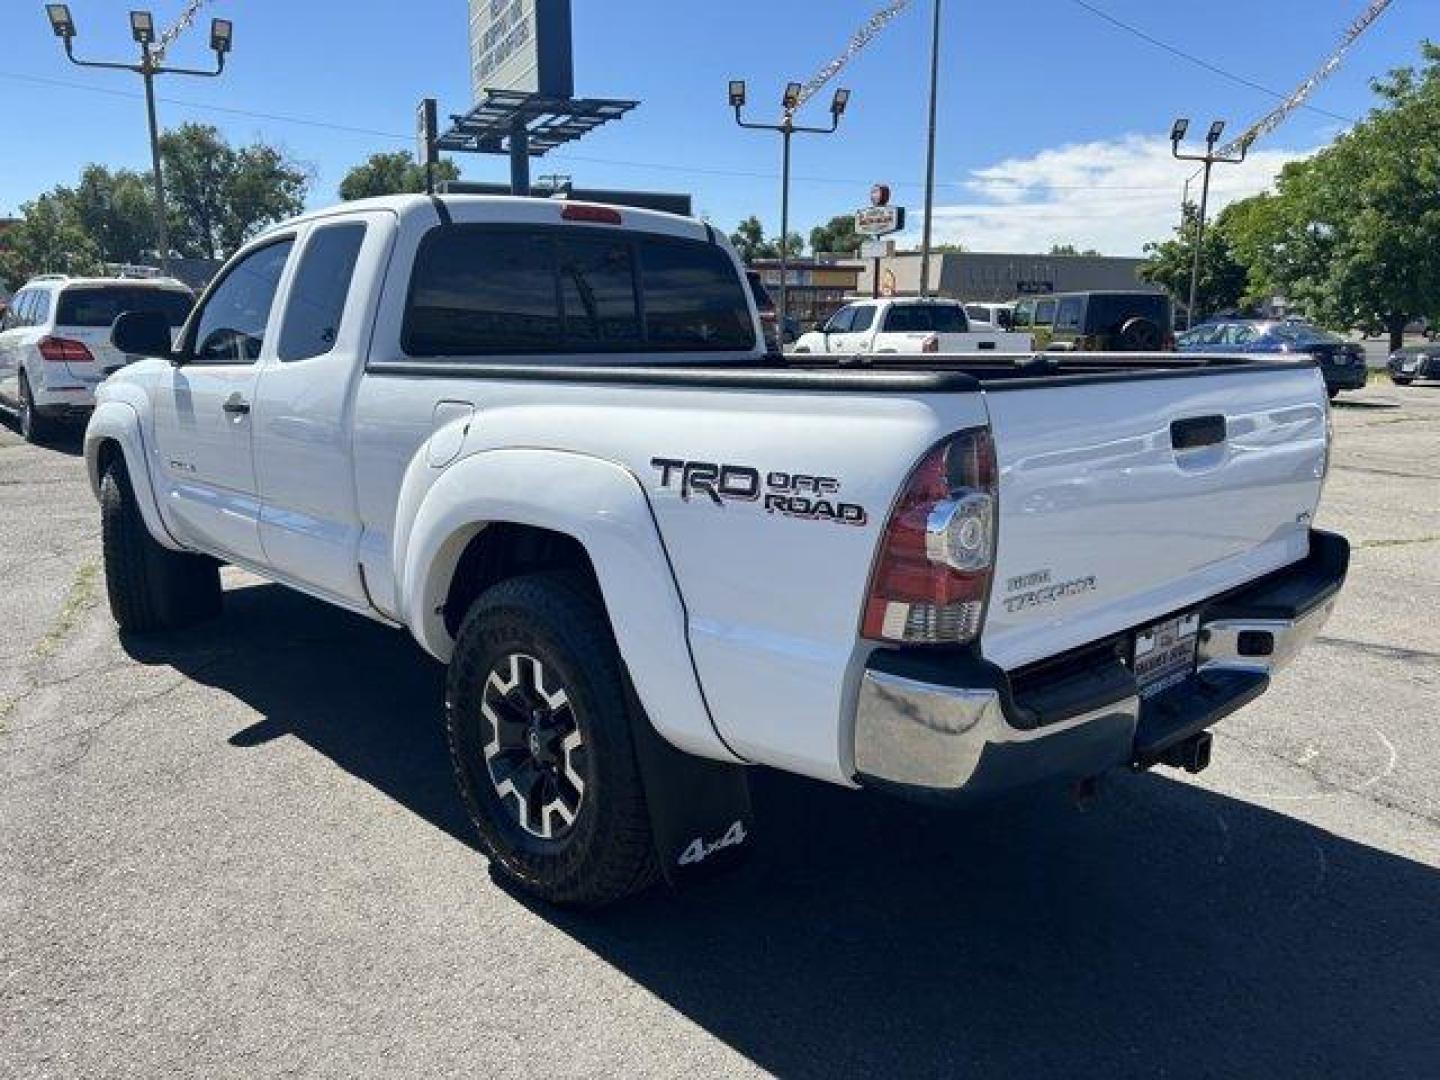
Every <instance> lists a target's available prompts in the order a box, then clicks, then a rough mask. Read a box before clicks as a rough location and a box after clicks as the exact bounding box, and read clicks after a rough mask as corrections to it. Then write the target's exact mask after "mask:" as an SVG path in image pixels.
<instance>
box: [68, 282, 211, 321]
mask: <svg viewBox="0 0 1440 1080" xmlns="http://www.w3.org/2000/svg"><path fill="white" fill-rule="evenodd" d="M194 303H195V302H194V300H193V299H192V298H191V296H190V294H189V293H184V292H180V291H179V290H178V289H155V288H146V287H144V286H141V285H105V286H82V287H79V288H72V289H66V290H65V291H64V292H62V293H61V294H60V304H59V307H58V308H57V309H56V314H55V325H56V326H109V325H110V324H111V323H113V322H114V321H115V320H116V319H117V318H118V317H119V316H120V314H121V312H125V311H158V312H160V313H161V314H163V315H164V316H165V318H166V320H167V321H168V322H169V323H170V325H171V326H175V327H179V326H183V325H185V319H186V317H187V316H189V314H190V308H191V307H192V306H193V305H194Z"/></svg>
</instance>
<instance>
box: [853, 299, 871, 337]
mask: <svg viewBox="0 0 1440 1080" xmlns="http://www.w3.org/2000/svg"><path fill="white" fill-rule="evenodd" d="M874 325H875V305H874V304H865V305H864V306H863V307H857V308H856V309H855V321H854V322H852V323H851V324H850V332H851V333H854V334H858V333H860V332H861V331H862V330H869V329H870V328H871V327H872V326H874Z"/></svg>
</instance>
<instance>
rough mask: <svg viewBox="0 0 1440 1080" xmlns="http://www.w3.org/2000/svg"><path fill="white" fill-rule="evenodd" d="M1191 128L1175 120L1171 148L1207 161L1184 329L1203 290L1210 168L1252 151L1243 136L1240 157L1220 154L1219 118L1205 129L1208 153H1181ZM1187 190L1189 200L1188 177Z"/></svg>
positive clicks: (1191, 323) (1236, 161)
mask: <svg viewBox="0 0 1440 1080" xmlns="http://www.w3.org/2000/svg"><path fill="white" fill-rule="evenodd" d="M1189 130H1190V121H1189V120H1188V119H1187V118H1185V117H1183V116H1182V117H1181V118H1180V119H1178V120H1176V121H1175V123H1174V125H1173V126H1172V127H1171V128H1170V152H1171V153H1172V154H1174V155H1175V158H1176V159H1177V160H1179V161H1199V162H1202V163H1203V164H1204V169H1203V173H1204V179H1203V180H1202V181H1201V182H1200V220H1199V221H1198V222H1197V223H1196V228H1195V260H1194V262H1193V263H1192V264H1191V266H1190V306H1189V308H1188V310H1187V312H1186V316H1185V329H1187V330H1189V329H1191V328H1192V327H1194V325H1195V304H1196V301H1197V299H1198V297H1199V292H1200V252H1201V249H1202V248H1203V247H1204V244H1205V213H1206V211H1207V210H1208V209H1209V206H1210V170H1211V169H1212V168H1213V167H1214V166H1216V165H1239V164H1240V163H1241V162H1242V161H1244V160H1245V155H1246V154H1248V153H1249V152H1250V142H1249V140H1242V141H1241V143H1240V156H1239V157H1226V156H1225V155H1223V154H1217V153H1216V152H1215V147H1216V145H1217V144H1218V143H1219V142H1220V136H1221V135H1222V134H1224V131H1225V121H1224V120H1216V121H1215V122H1214V123H1212V124H1211V125H1210V130H1209V131H1207V132H1206V133H1205V153H1203V154H1182V153H1181V152H1180V143H1181V142H1183V141H1184V139H1185V133H1186V132H1187V131H1189ZM1191 179H1194V177H1191ZM1185 191H1186V199H1187V202H1188V198H1189V191H1190V181H1189V180H1187V181H1185ZM1182 225H1183V217H1182Z"/></svg>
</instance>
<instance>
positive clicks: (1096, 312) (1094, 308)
mask: <svg viewBox="0 0 1440 1080" xmlns="http://www.w3.org/2000/svg"><path fill="white" fill-rule="evenodd" d="M1136 318H1139V319H1149V320H1150V321H1151V322H1153V323H1154V324H1155V325H1156V326H1158V327H1160V328H1161V329H1162V330H1168V329H1170V301H1169V299H1168V298H1166V297H1164V296H1161V295H1160V294H1159V293H1153V294H1152V293H1120V294H1107V293H1095V294H1093V295H1091V297H1090V306H1089V311H1088V312H1087V313H1086V315H1085V325H1086V328H1087V330H1088V331H1089V332H1090V333H1094V334H1099V333H1106V334H1118V333H1119V332H1120V331H1121V330H1122V329H1124V327H1125V324H1126V323H1127V322H1129V321H1130V320H1131V319H1136Z"/></svg>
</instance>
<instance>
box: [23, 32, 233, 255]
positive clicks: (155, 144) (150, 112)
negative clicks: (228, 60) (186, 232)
mask: <svg viewBox="0 0 1440 1080" xmlns="http://www.w3.org/2000/svg"><path fill="white" fill-rule="evenodd" d="M45 14H46V15H47V16H48V17H49V19H50V29H52V30H53V31H55V36H56V37H58V38H60V39H61V40H62V41H63V42H64V43H65V55H66V56H67V57H68V58H69V60H70V62H71V63H72V64H76V65H78V66H79V67H94V68H112V69H114V70H116V71H133V72H135V74H137V75H139V76H140V77H141V79H143V80H144V82H145V115H146V117H147V119H148V120H149V122H150V168H151V170H152V171H153V172H154V176H155V223H156V224H155V228H156V239H157V241H158V243H159V245H160V269H161V271H162V272H163V273H166V274H168V273H169V272H170V225H169V222H168V221H167V220H166V215H165V177H164V175H163V174H162V173H161V171H160V127H159V125H158V124H157V123H156V120H155V76H157V75H200V76H204V77H206V78H214V77H215V76H217V75H219V74H220V73H221V72H222V71H224V70H225V54H226V53H228V52H229V51H230V46H231V41H232V37H233V33H234V26H233V24H232V23H231V22H230V20H229V19H211V20H210V48H211V49H213V50H214V51H215V70H214V71H200V70H198V69H195V68H178V67H164V66H163V65H162V64H161V63H160V61H158V60H157V59H156V57H155V53H154V51H153V49H152V46H153V45H154V44H155V19H154V16H152V15H151V14H150V12H148V11H132V12H130V34H131V36H132V37H133V38H134V39H135V42H136V44H138V45H139V46H140V62H139V63H138V64H121V63H112V62H110V61H102V60H81V59H79V58H77V57H76V55H75V49H74V44H75V20H74V19H73V18H71V17H70V5H68V4H46V5H45Z"/></svg>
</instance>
